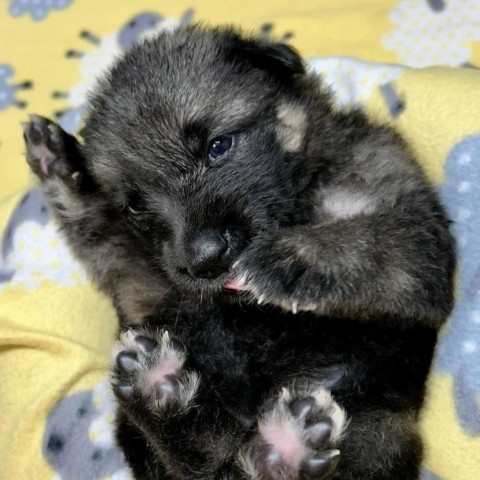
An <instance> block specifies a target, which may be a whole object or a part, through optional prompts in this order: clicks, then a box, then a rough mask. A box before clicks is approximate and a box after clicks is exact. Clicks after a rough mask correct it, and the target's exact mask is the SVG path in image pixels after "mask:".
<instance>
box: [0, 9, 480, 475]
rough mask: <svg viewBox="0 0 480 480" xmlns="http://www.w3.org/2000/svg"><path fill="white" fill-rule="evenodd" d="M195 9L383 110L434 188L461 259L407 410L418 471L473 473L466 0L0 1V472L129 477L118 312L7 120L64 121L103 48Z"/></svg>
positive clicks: (477, 160) (475, 204) (475, 75)
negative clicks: (294, 55) (287, 50)
mask: <svg viewBox="0 0 480 480" xmlns="http://www.w3.org/2000/svg"><path fill="white" fill-rule="evenodd" d="M192 19H193V20H202V21H207V22H209V23H225V22H228V23H234V24H238V25H242V26H243V27H245V28H247V29H250V30H256V31H259V32H262V34H264V35H273V36H274V37H277V38H282V37H285V38H289V41H290V42H291V43H292V44H293V45H294V46H296V47H297V48H298V49H299V50H300V51H301V53H302V54H303V55H304V56H305V58H306V59H307V61H308V63H309V65H310V68H312V69H313V70H314V71H316V72H318V74H320V75H321V76H322V77H323V78H324V81H325V82H326V83H327V84H329V85H330V86H331V89H332V91H333V92H334V94H335V98H336V102H337V106H338V107H339V108H342V107H344V106H348V105H352V104H355V105H360V106H361V107H362V108H364V109H365V111H366V112H367V113H368V114H369V115H370V116H371V117H372V118H373V119H375V120H376V121H378V122H381V123H389V124H392V125H393V126H394V127H395V128H396V129H397V130H398V131H399V132H400V133H401V134H402V135H403V136H404V137H405V138H406V139H407V141H408V142H409V143H410V144H411V146H412V148H413V150H414V152H415V153H416V155H417V157H418V158H419V160H420V162H421V163H422V165H423V167H424V168H425V170H426V171H427V173H428V174H429V176H430V178H431V179H432V180H433V181H435V182H436V183H437V184H438V189H439V191H440V193H441V195H442V197H443V199H444V201H445V203H446V205H447V207H448V210H449V212H450V215H451V217H452V219H453V220H454V226H453V228H454V233H455V235H456V238H457V241H458V251H459V261H460V263H459V271H458V288H457V306H456V308H455V310H454V312H453V314H452V316H451V318H450V322H449V324H448V326H447V327H446V328H445V329H444V331H443V334H442V338H441V341H440V344H439V346H438V349H437V355H436V360H435V367H434V372H433V374H432V377H431V382H430V388H429V396H428V401H427V406H426V409H425V412H424V415H423V420H422V428H423V431H424V435H425V439H426V444H427V451H426V459H425V467H424V470H423V472H422V476H423V480H435V479H441V480H477V479H479V478H480V246H479V245H480V95H479V93H480V72H479V71H477V70H476V65H480V2H479V1H478V0H403V1H397V0H342V1H341V2H339V1H334V0H316V1H313V0H311V1H297V2H290V1H289V0H265V1H263V2H258V1H257V0H242V1H241V2H239V1H238V0H236V1H231V0H214V1H208V2H207V1H206V0H205V1H202V0H179V1H175V2H162V1H160V0H137V1H135V2H131V1H125V0H103V1H102V2H98V1H96V0H0V229H2V230H3V236H2V244H1V250H0V379H1V382H0V478H5V479H11V478H15V479H40V480H44V479H56V480H60V479H64V480H65V479H72V480H73V479H88V480H94V479H107V478H109V479H127V478H130V474H129V471H128V468H127V467H126V466H125V464H124V460H123V457H122V455H121V453H120V452H119V451H118V450H117V449H116V447H115V444H114V440H113V432H112V423H111V422H112V417H113V411H114V403H113V400H112V396H111V394H110V391H109V388H108V382H107V381H106V378H107V377H106V375H107V369H108V364H109V358H110V356H109V350H110V346H111V344H112V342H113V338H114V335H115V330H116V319H115V315H114V312H113V309H112V307H111V305H110V302H109V300H108V299H106V298H105V297H104V296H102V295H101V294H99V293H98V292H97V291H96V290H95V288H94V287H93V286H92V285H91V284H90V283H89V281H88V279H87V277H86V275H85V272H84V270H83V269H82V267H81V265H80V264H79V262H78V261H76V260H75V259H74V258H72V256H71V254H70V252H69V250H68V247H67V246H66V244H65V242H64V240H63V238H62V237H61V235H60V234H59V233H58V231H57V229H56V226H55V224H54V223H53V221H52V219H51V216H50V213H49V211H48V208H47V207H46V205H45V204H44V202H43V200H42V198H41V196H40V194H39V192H38V190H36V189H35V188H33V189H32V188H31V187H29V183H28V173H27V168H26V164H25V162H24V159H23V156H22V149H23V145H22V135H21V129H20V126H19V123H20V122H21V121H24V120H25V119H26V115H27V112H36V113H39V114H42V115H46V116H50V117H55V116H56V117H57V118H58V121H59V122H60V124H61V125H62V126H63V127H64V128H65V129H66V130H69V131H72V132H73V131H75V130H76V128H77V126H78V124H79V122H80V119H81V115H82V107H83V104H84V101H85V93H86V90H87V89H88V88H89V86H90V85H91V84H92V83H93V82H94V79H95V78H96V77H97V76H98V75H99V74H100V73H101V71H102V69H103V68H105V66H106V65H108V63H109V62H110V61H111V59H112V58H113V57H114V56H115V55H118V54H121V52H122V51H123V50H124V49H125V48H128V46H129V45H130V44H131V43H133V42H136V41H140V39H141V37H142V36H143V35H146V34H150V33H151V32H152V31H153V30H156V29H161V28H171V27H172V26H174V25H175V24H178V23H179V22H184V23H185V22H190V21H192ZM427 67H433V68H427ZM449 67H456V68H449Z"/></svg>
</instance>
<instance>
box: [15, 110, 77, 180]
mask: <svg viewBox="0 0 480 480" xmlns="http://www.w3.org/2000/svg"><path fill="white" fill-rule="evenodd" d="M22 126H23V136H24V139H25V145H26V154H27V161H28V164H29V165H30V168H31V169H32V171H33V172H34V173H35V175H37V177H39V179H40V180H41V181H44V180H46V179H49V178H56V179H59V180H61V181H62V182H63V183H65V184H66V185H67V186H70V187H75V186H77V185H79V184H80V182H81V180H82V174H81V172H80V167H81V165H80V162H79V156H78V153H77V143H76V140H75V138H74V137H72V136H71V135H68V134H67V133H65V132H64V131H63V130H62V129H61V128H60V127H59V126H58V125H57V124H55V123H53V122H51V121H50V120H48V119H47V118H44V117H40V116H39V115H30V121H29V122H25V123H23V124H22Z"/></svg>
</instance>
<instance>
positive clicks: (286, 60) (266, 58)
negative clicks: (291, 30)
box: [229, 36, 305, 79]
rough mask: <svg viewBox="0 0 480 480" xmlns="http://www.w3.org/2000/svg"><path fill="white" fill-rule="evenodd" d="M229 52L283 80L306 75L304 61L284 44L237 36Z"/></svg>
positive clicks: (291, 48)
mask: <svg viewBox="0 0 480 480" xmlns="http://www.w3.org/2000/svg"><path fill="white" fill-rule="evenodd" d="M229 50H230V53H231V54H233V55H234V56H235V57H237V58H240V59H242V60H244V61H247V62H248V63H250V64H251V65H253V66H254V67H257V68H262V69H264V70H268V71H269V72H270V73H272V74H273V75H274V76H276V77H278V78H281V79H288V78H291V77H292V76H294V75H297V74H303V73H305V67H304V65H303V61H302V59H301V57H300V55H299V54H298V52H297V51H296V50H295V49H294V48H293V47H290V46H289V45H285V44H284V43H272V42H268V41H266V40H257V39H248V38H241V37H239V36H235V38H233V39H232V43H231V47H230V49H229Z"/></svg>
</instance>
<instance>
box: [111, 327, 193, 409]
mask: <svg viewBox="0 0 480 480" xmlns="http://www.w3.org/2000/svg"><path fill="white" fill-rule="evenodd" d="M114 357H115V367H114V379H113V384H114V391H115V394H116V395H117V397H118V398H119V399H120V400H121V402H124V403H126V404H128V403H138V402H141V403H143V404H145V406H146V407H147V409H148V410H150V411H155V412H156V413H159V412H161V411H164V410H166V409H171V408H175V407H176V408H186V407H187V406H188V405H189V404H190V403H191V401H192V400H193V398H194V396H195V394H196V392H197V389H198V385H199V377H198V375H197V374H196V373H195V372H187V371H185V370H184V363H185V359H186V353H185V348H184V347H183V345H182V344H180V342H178V341H177V340H176V339H174V338H171V337H170V335H169V333H168V332H167V331H163V332H160V333H159V334H157V335H156V336H155V338H154V337H150V336H144V335H141V334H136V333H135V332H134V331H133V330H129V331H127V332H126V333H123V334H122V336H121V338H120V340H119V341H118V342H117V344H116V346H115V349H114Z"/></svg>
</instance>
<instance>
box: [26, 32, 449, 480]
mask: <svg viewBox="0 0 480 480" xmlns="http://www.w3.org/2000/svg"><path fill="white" fill-rule="evenodd" d="M24 128H25V139H26V146H27V159H28V162H29V164H30V166H31V168H32V170H33V171H34V172H35V174H36V175H37V176H38V178H39V180H40V184H41V186H42V188H43V191H44V193H45V196H46V198H47V199H48V201H49V202H50V205H51V206H52V209H53V211H54V212H55V214H56V216H57V219H58V221H59V223H60V225H61V227H62V228H63V231H64V234H65V235H66V237H67V238H68V240H69V241H70V244H71V246H72V248H73V250H74V251H75V253H76V254H77V256H78V257H79V258H80V259H81V260H82V261H83V262H84V263H85V265H86V266H87V267H88V269H89V271H90V273H91V275H92V276H93V278H94V279H95V281H96V282H97V283H98V285H99V286H100V287H101V288H102V289H103V290H104V291H105V292H107V293H108V294H109V295H111V296H112V298H113V300H114V302H115V305H116V308H117V310H118V314H119V317H120V319H121V321H122V325H123V332H122V333H121V335H120V337H119V340H118V342H117V344H116V347H115V351H114V358H115V366H114V370H113V375H112V384H113V387H114V391H115V393H116V396H117V398H118V403H119V410H118V418H117V427H118V430H117V434H118V441H119V444H120V445H121V448H122V449H123V451H124V453H125V456H126V459H127V461H128V462H129V464H130V466H131V468H132V471H133V472H134V474H135V476H136V478H139V479H140V478H141V479H170V478H171V479H219V480H220V479H225V480H226V479H232V480H233V479H265V480H286V479H288V480H294V479H328V478H334V479H339V480H359V479H369V480H376V479H378V480H379V479H382V480H385V479H395V480H402V479H404V480H413V479H417V478H418V474H419V465H420V463H421V459H422V442H421V439H420V437H419V435H418V431H417V422H418V416H419V411H420V409H421V406H422V403H423V399H424V394H425V381H426V378H427V374H428V371H429V368H430V363H431V359H432V354H433V351H434V347H435V342H436V339H437V332H438V329H439V327H440V326H441V325H442V324H443V322H444V320H445V318H446V317H447V316H448V314H449V312H450V310H451V308H452V276H453V272H454V264H455V256H454V242H453V240H452V237H451V235H450V233H449V221H448V219H447V217H446V215H445V212H444V210H443V208H442V206H441V205H440V203H439V200H438V198H437V196H436V194H435V193H434V191H433V189H432V187H431V186H430V185H429V183H428V182H427V180H426V179H425V176H424V175H423V173H422V172H421V170H420V168H419V167H418V165H417V164H416V163H415V161H414V159H413V158H412V155H411V154H410V153H409V151H408V149H407V148H406V146H405V145H404V144H403V143H402V141H401V140H400V139H399V138H398V136H397V135H396V134H395V133H394V132H393V131H392V130H390V129H388V128H385V127H378V126H374V125H372V124H371V123H370V122H369V121H368V120H367V119H366V118H365V116H364V115H363V114H362V113H361V112H359V111H356V110H354V111H349V112H337V111H335V110H334V109H333V108H332V104H331V101H330V98H329V95H328V93H327V92H326V91H325V90H324V89H323V88H322V86H321V85H320V83H319V80H318V78H317V77H315V76H313V75H310V74H307V73H306V72H305V70H304V66H303V64H302V61H301V59H300V58H299V56H298V55H297V53H296V52H295V51H294V50H293V49H292V48H290V47H288V46H286V45H283V44H277V43H271V42H269V41H266V40H260V39H255V38H249V37H245V36H242V35H241V34H239V33H238V32H236V31H235V30H232V29H223V28H218V29H204V28H200V27H196V26H189V27H181V28H179V29H177V30H175V31H174V32H168V33H162V34H160V36H158V38H155V39H149V40H146V41H145V42H144V43H142V44H141V45H138V46H135V47H133V48H132V49H131V50H129V51H128V52H127V53H126V54H125V56H124V57H123V58H121V59H120V60H119V61H118V62H117V63H116V65H115V66H114V67H113V68H112V69H111V71H110V72H109V73H108V74H107V75H106V76H105V77H104V78H103V80H102V81H101V82H100V83H99V85H98V87H97V89H96V90H95V91H94V92H93V93H92V96H91V98H90V107H89V113H88V115H87V117H86V119H85V126H84V128H83V130H82V132H81V137H83V141H82V143H79V142H77V140H76V139H75V138H73V137H72V136H70V135H67V134H66V133H65V132H63V131H62V130H61V129H60V128H59V127H58V126H57V125H55V124H54V123H52V122H50V121H49V120H47V119H44V118H41V117H38V116H32V117H31V120H30V122H29V123H27V124H25V126H24Z"/></svg>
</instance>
